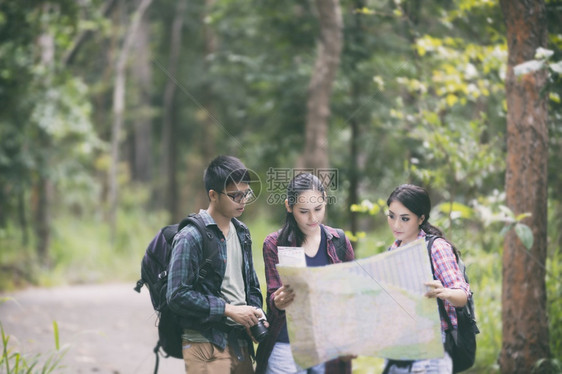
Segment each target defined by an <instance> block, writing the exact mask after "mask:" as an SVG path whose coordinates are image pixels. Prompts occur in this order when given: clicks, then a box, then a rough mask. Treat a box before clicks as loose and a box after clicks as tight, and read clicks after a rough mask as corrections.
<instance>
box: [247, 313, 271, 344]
mask: <svg viewBox="0 0 562 374" xmlns="http://www.w3.org/2000/svg"><path fill="white" fill-rule="evenodd" d="M250 331H251V332H252V335H253V337H254V339H256V341H257V342H258V343H261V341H262V340H263V339H264V338H265V337H266V335H267V332H268V331H267V327H265V325H264V324H263V320H261V319H260V320H259V321H258V324H257V325H254V326H252V327H250Z"/></svg>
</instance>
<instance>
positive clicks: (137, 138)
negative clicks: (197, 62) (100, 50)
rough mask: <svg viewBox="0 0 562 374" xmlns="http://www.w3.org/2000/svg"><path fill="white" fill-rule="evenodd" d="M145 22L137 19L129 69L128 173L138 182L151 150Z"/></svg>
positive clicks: (148, 172) (146, 177)
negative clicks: (133, 86)
mask: <svg viewBox="0 0 562 374" xmlns="http://www.w3.org/2000/svg"><path fill="white" fill-rule="evenodd" d="M148 31H149V25H148V22H146V21H141V25H140V27H139V29H138V31H137V33H136V41H135V63H134V64H133V66H132V73H133V76H134V77H135V81H136V82H138V83H137V84H138V85H137V90H136V91H137V92H136V95H137V103H136V110H135V112H136V113H138V114H137V115H136V116H135V121H134V122H135V123H134V127H133V147H132V152H131V156H132V160H131V164H132V165H133V168H132V177H133V180H135V181H138V182H149V181H150V179H151V176H152V164H151V150H150V148H151V147H150V146H151V143H152V126H151V123H152V116H151V114H150V107H151V105H150V104H151V102H150V90H151V88H152V64H151V63H150V39H149V34H148Z"/></svg>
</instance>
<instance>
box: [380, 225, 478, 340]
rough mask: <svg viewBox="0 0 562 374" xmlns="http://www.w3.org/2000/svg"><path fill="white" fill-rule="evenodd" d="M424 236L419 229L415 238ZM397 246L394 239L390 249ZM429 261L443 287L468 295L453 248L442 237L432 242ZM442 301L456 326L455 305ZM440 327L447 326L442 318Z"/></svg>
mask: <svg viewBox="0 0 562 374" xmlns="http://www.w3.org/2000/svg"><path fill="white" fill-rule="evenodd" d="M425 236H426V233H425V231H423V230H420V232H419V234H418V237H417V239H420V238H425ZM399 246H400V240H396V241H395V242H394V244H392V246H391V247H390V249H391V250H392V249H394V248H397V247H399ZM431 261H432V262H433V269H435V273H434V275H435V277H436V278H437V279H439V280H440V281H441V284H443V286H444V287H447V288H458V289H461V290H463V291H464V292H465V293H466V295H467V297H470V287H469V285H468V283H466V282H465V280H464V276H463V274H462V273H461V271H460V269H459V265H458V264H457V260H456V258H455V254H454V252H453V248H452V247H451V245H450V244H449V243H447V242H446V241H445V240H444V239H441V238H438V239H435V241H434V242H433V245H432V246H431ZM443 302H444V305H445V309H446V310H447V313H448V314H449V318H450V319H451V323H452V324H453V326H454V327H455V328H456V327H457V312H456V310H455V307H454V306H453V305H451V304H450V303H449V302H448V301H447V300H443ZM441 328H442V329H443V331H445V329H446V328H447V322H446V321H445V320H444V319H443V318H441Z"/></svg>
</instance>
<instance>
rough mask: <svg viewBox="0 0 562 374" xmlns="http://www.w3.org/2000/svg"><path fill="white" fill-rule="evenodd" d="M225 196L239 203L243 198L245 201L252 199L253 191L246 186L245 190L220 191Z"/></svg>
mask: <svg viewBox="0 0 562 374" xmlns="http://www.w3.org/2000/svg"><path fill="white" fill-rule="evenodd" d="M221 193H222V194H225V195H226V196H228V197H230V200H232V201H234V202H235V203H237V204H240V203H241V202H242V201H243V200H244V202H245V203H247V202H249V201H252V200H254V197H255V196H254V191H252V189H251V188H248V189H247V190H246V191H236V192H221Z"/></svg>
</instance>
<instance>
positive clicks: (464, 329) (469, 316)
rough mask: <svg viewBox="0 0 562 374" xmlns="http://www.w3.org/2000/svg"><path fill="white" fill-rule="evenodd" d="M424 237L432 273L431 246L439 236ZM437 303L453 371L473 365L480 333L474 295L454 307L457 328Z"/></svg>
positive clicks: (460, 264) (457, 257)
mask: <svg viewBox="0 0 562 374" xmlns="http://www.w3.org/2000/svg"><path fill="white" fill-rule="evenodd" d="M425 238H426V242H427V252H428V253H429V262H430V264H431V272H432V273H434V269H433V261H431V247H432V245H433V242H434V241H435V239H438V238H439V237H438V236H434V235H427V236H426V237H425ZM453 252H454V253H455V257H456V260H457V264H458V265H459V269H460V271H461V272H462V274H463V276H464V280H465V281H466V283H469V281H468V276H467V275H466V266H465V265H464V263H463V261H462V259H461V258H460V256H459V255H458V253H457V252H456V251H455V250H453ZM437 303H438V304H439V314H440V315H441V317H442V318H444V319H445V321H446V322H447V329H446V330H445V335H446V339H445V349H446V350H447V352H449V354H450V355H451V358H452V359H453V373H458V372H461V371H464V370H466V369H468V368H470V367H472V365H474V359H475V357H476V334H479V333H480V330H479V329H478V326H477V325H476V318H475V314H474V297H473V295H472V294H471V296H470V297H469V298H468V301H467V303H466V304H465V306H463V307H462V308H455V309H456V312H457V322H458V326H457V330H455V329H453V325H452V324H451V319H450V318H449V314H448V313H447V311H446V310H445V304H443V300H441V299H439V298H437Z"/></svg>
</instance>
